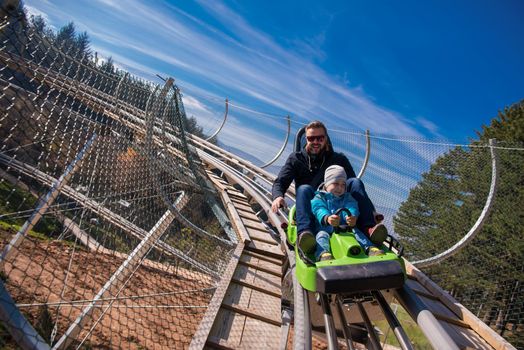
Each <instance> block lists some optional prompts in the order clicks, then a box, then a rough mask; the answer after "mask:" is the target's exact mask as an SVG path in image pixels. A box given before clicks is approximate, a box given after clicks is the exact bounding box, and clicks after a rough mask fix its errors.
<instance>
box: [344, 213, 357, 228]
mask: <svg viewBox="0 0 524 350" xmlns="http://www.w3.org/2000/svg"><path fill="white" fill-rule="evenodd" d="M346 224H348V226H349V227H355V225H356V224H357V217H356V216H353V215H352V216H346Z"/></svg>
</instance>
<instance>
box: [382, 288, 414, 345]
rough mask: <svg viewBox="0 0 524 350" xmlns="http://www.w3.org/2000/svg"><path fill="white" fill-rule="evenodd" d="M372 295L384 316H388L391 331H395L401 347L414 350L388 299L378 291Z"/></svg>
mask: <svg viewBox="0 0 524 350" xmlns="http://www.w3.org/2000/svg"><path fill="white" fill-rule="evenodd" d="M372 293H373V296H374V297H375V299H376V300H377V301H378V304H379V305H380V308H381V309H382V312H384V316H386V320H387V321H388V323H389V326H390V327H391V329H393V333H395V336H396V337H397V340H398V342H399V344H400V347H401V348H402V349H404V350H413V347H412V346H411V342H410V341H409V338H408V336H407V334H406V332H404V329H403V328H402V326H401V324H400V322H399V320H398V319H397V317H396V316H395V314H394V313H393V312H392V311H391V308H390V307H389V305H388V303H387V301H386V299H384V296H382V294H381V293H380V292H378V291H374V292H372Z"/></svg>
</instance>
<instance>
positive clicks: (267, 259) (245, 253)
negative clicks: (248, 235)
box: [242, 250, 282, 265]
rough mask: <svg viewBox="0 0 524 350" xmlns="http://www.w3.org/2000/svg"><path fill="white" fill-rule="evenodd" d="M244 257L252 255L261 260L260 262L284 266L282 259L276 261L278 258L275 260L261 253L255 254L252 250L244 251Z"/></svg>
mask: <svg viewBox="0 0 524 350" xmlns="http://www.w3.org/2000/svg"><path fill="white" fill-rule="evenodd" d="M242 255H250V256H252V257H254V258H257V259H260V260H264V261H267V262H270V263H274V264H277V265H278V264H282V260H281V259H276V258H273V257H269V256H266V255H262V254H259V253H256V252H253V251H250V250H244V252H243V253H242Z"/></svg>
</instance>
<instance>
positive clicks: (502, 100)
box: [25, 0, 524, 191]
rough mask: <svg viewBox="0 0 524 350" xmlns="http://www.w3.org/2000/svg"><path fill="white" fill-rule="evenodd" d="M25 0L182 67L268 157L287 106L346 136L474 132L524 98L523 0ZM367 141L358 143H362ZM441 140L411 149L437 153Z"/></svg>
mask: <svg viewBox="0 0 524 350" xmlns="http://www.w3.org/2000/svg"><path fill="white" fill-rule="evenodd" d="M25 4H26V7H27V9H28V11H29V12H30V13H31V14H40V15H42V16H44V17H45V18H46V19H47V21H48V23H49V24H50V25H51V26H52V27H54V28H55V29H56V28H59V27H61V26H63V25H64V24H66V23H67V22H69V21H74V22H75V24H76V25H77V28H78V29H79V31H87V32H88V34H89V36H90V39H91V42H92V47H93V49H94V50H95V51H97V52H98V53H99V55H100V56H101V57H109V56H111V57H113V59H114V60H115V62H116V63H117V64H118V65H119V66H120V67H122V68H123V69H126V70H129V71H131V72H132V73H134V74H136V75H139V76H141V77H144V78H146V79H148V80H151V81H157V82H159V83H160V80H159V79H158V78H157V77H156V74H160V75H162V76H171V77H174V78H175V79H176V83H177V84H178V85H179V87H180V88H181V89H182V91H183V93H184V104H185V107H186V111H187V112H188V114H189V115H193V116H195V117H196V118H197V119H198V121H199V122H200V124H201V125H202V126H203V127H204V131H205V132H207V133H208V134H211V133H212V132H213V131H214V130H215V129H216V128H217V127H218V125H219V124H220V122H221V119H222V115H223V112H224V99H225V98H226V97H227V98H229V99H230V100H231V106H230V114H229V118H228V122H227V124H226V127H225V128H224V130H223V131H222V132H221V133H220V134H219V139H220V141H221V142H223V143H224V144H226V145H229V146H231V147H236V148H237V149H241V150H242V151H244V152H247V153H249V154H251V155H253V156H254V157H257V158H258V159H259V160H261V161H262V162H264V161H267V160H269V159H271V158H272V157H273V155H274V154H275V153H276V151H277V150H278V149H279V148H280V146H281V144H282V142H283V138H284V136H285V130H286V123H285V120H284V116H285V115H287V114H290V115H291V118H292V121H293V125H292V127H293V130H296V129H297V128H298V127H300V126H301V125H302V124H304V123H306V122H307V121H309V120H312V119H320V120H322V121H324V122H326V124H327V125H328V127H329V128H330V130H333V131H334V134H335V131H336V132H338V133H339V134H338V138H339V139H341V140H342V139H343V138H344V137H346V136H344V135H351V132H353V131H357V132H359V131H363V130H366V129H370V130H371V133H374V134H382V135H384V134H387V135H395V136H401V137H408V138H416V139H419V138H423V139H431V140H435V139H439V140H446V141H449V142H454V143H466V142H467V141H468V139H469V138H471V137H474V136H475V133H474V131H475V130H480V128H481V125H482V124H487V123H489V122H490V120H491V118H493V117H495V116H496V115H497V112H498V111H499V110H501V109H503V108H504V106H507V105H509V104H512V103H515V102H517V101H519V100H521V99H522V98H524V84H523V78H524V65H523V64H522V62H524V45H522V42H523V39H522V38H523V37H524V21H522V14H523V13H524V2H523V1H520V0H505V1H491V0H489V1H488V0H475V1H473V0H463V1H448V0H439V1H356V0H348V1H309V0H303V1H278V2H275V1H238V0H236V1H220V0H216V1H215V0H213V1H211V0H210V1H205V0H197V1H138V0H125V1H124V0H90V1H81V0H79V1H69V0H56V1H50V0H38V1H37V0H25ZM346 132H347V133H348V134H345V133H346ZM336 135H337V134H335V136H336ZM347 137H349V136H347ZM335 138H336V137H335ZM340 143H343V141H341V142H340ZM356 143H357V146H358V147H355V148H354V149H352V150H351V151H350V152H357V153H358V152H360V153H359V154H361V151H362V149H363V148H362V143H361V142H360V141H356ZM289 148H290V146H288V150H289ZM403 152H404V153H405V152H406V151H405V150H403V149H402V147H399V149H398V151H397V153H398V154H400V153H403ZM431 152H432V153H431ZM431 152H430V153H431V154H430V153H425V154H422V153H423V152H418V153H417V151H415V153H416V154H415V155H414V156H412V157H411V158H412V159H416V158H417V157H421V158H426V159H427V160H428V161H431V160H432V159H434V158H435V154H436V151H431ZM358 157H361V155H359V156H357V159H360V158H358ZM350 159H351V158H350ZM389 159H391V158H389ZM352 161H353V162H357V160H355V159H352ZM282 162H283V159H280V160H279V162H277V164H282ZM403 163H404V164H405V162H403ZM376 164H380V162H376V163H375V165H376ZM355 167H356V168H358V167H359V166H358V165H357V166H355ZM384 177H385V176H384ZM388 180H389V181H391V177H389V178H388ZM410 183H413V182H412V181H410ZM370 185H371V186H372V185H373V184H372V183H371V184H370ZM402 190H403V191H405V190H406V188H405V186H404V187H403V189H402Z"/></svg>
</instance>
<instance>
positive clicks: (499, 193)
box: [330, 130, 524, 348]
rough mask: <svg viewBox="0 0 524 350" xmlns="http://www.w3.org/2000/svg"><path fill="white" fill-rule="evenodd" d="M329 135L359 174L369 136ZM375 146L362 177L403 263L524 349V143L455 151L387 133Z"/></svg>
mask: <svg viewBox="0 0 524 350" xmlns="http://www.w3.org/2000/svg"><path fill="white" fill-rule="evenodd" d="M330 136H331V139H332V140H333V142H334V145H335V149H337V150H340V151H342V152H344V153H345V154H346V155H348V157H349V158H350V160H351V162H352V164H353V166H354V168H355V172H356V173H358V172H359V170H360V168H361V165H362V164H363V162H364V159H365V153H366V151H365V149H366V147H365V145H366V136H365V134H363V133H348V132H344V131H340V130H331V131H330ZM370 144H371V147H370V158H369V163H368V166H367V168H366V170H365V172H364V176H363V177H362V179H363V181H364V183H365V184H366V189H367V191H368V193H369V195H370V197H371V199H372V200H373V202H374V204H375V207H376V209H377V211H378V212H381V213H383V214H384V215H385V220H384V222H385V224H386V226H387V227H388V230H389V231H390V232H391V233H392V234H393V235H394V236H396V237H398V238H399V239H400V241H401V242H402V244H403V246H404V248H405V257H406V258H407V259H408V260H409V261H410V262H413V263H415V264H416V265H418V266H419V268H420V269H421V270H422V271H423V272H424V273H426V274H427V275H428V276H429V277H430V278H431V279H433V280H434V281H435V282H436V283H437V284H438V285H440V286H441V287H442V288H443V289H444V290H446V291H447V292H449V293H450V294H451V295H452V296H454V297H455V298H456V299H457V300H458V301H459V302H461V303H462V304H463V305H464V306H465V307H466V308H468V309H469V310H470V311H471V312H472V313H473V314H475V315H476V316H477V317H478V318H479V319H481V320H482V321H484V322H485V323H486V324H488V325H489V326H490V327H491V328H492V329H494V330H495V331H496V332H497V333H499V334H500V335H502V336H503V337H504V338H505V339H506V340H508V341H509V342H510V343H511V344H512V345H514V346H516V347H517V348H524V343H523V341H522V339H524V290H523V286H522V285H523V283H524V262H523V261H524V239H522V234H523V231H522V226H521V223H522V220H523V219H524V207H523V205H522V203H524V197H523V196H524V186H523V185H524V175H523V172H522V170H523V169H524V148H523V147H522V145H521V144H515V143H508V142H502V141H500V142H499V143H496V144H495V145H494V146H493V147H490V145H489V144H488V142H487V141H486V142H485V141H482V142H480V141H476V142H472V143H471V144H469V145H455V144H449V143H446V142H442V141H436V142H433V141H429V140H423V139H417V138H413V137H412V138H399V137H389V136H386V135H372V136H371V137H370ZM494 157H496V162H495V163H494V160H493V158H494ZM494 166H496V169H494ZM493 182H496V183H493ZM492 187H493V188H492ZM490 191H491V192H490ZM490 193H492V194H491V195H492V198H490ZM482 217H484V220H482ZM439 256H440V257H439Z"/></svg>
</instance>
